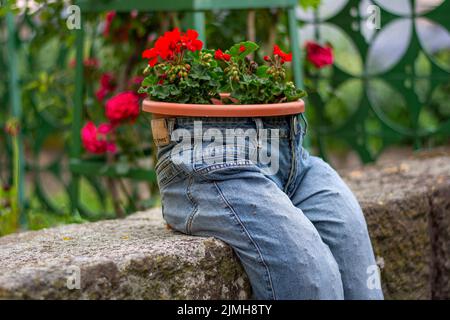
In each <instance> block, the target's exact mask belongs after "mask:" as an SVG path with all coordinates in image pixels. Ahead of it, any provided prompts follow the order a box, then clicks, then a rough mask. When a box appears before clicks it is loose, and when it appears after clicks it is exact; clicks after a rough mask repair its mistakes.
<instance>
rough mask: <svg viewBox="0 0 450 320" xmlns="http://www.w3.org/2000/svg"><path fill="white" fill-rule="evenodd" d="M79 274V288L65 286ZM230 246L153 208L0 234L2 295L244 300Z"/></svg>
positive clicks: (244, 280) (244, 289) (241, 280)
mask: <svg viewBox="0 0 450 320" xmlns="http://www.w3.org/2000/svg"><path fill="white" fill-rule="evenodd" d="M77 268H79V275H80V285H81V286H80V287H81V288H80V289H79V290H78V289H76V288H75V289H71V290H70V289H69V288H68V286H67V284H68V283H69V287H70V285H71V284H74V283H75V282H74V281H73V279H75V278H76V275H77V274H78V271H77ZM249 291H250V290H249V285H248V281H247V277H246V275H245V273H244V272H243V269H242V267H241V266H240V264H239V263H238V262H237V260H236V257H235V256H234V254H233V252H232V250H231V249H230V247H228V246H227V245H225V244H224V243H223V242H220V241H217V240H215V239H212V238H199V237H189V236H185V235H182V234H178V233H174V232H172V231H169V230H167V229H166V228H165V226H164V224H163V222H162V218H161V216H160V211H159V210H150V211H148V212H142V213H136V214H134V215H132V216H130V217H129V218H127V219H124V220H120V221H119V220H110V221H101V222H96V223H87V224H82V225H67V226H62V227H58V228H52V229H47V230H41V231H31V232H23V233H19V234H16V235H10V236H6V237H2V238H0V298H18V299H22V298H25V299H219V298H222V299H246V298H249V296H248V292H249Z"/></svg>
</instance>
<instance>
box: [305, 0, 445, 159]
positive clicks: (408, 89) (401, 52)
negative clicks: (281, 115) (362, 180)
mask: <svg viewBox="0 0 450 320" xmlns="http://www.w3.org/2000/svg"><path fill="white" fill-rule="evenodd" d="M373 5H377V6H376V7H374V6H373ZM449 16H450V2H449V1H428V0H423V1H420V0H415V1H414V0H401V1H385V0H379V1H345V0H337V1H323V2H322V5H321V7H320V8H319V10H316V11H314V12H313V11H309V12H305V11H299V12H298V18H299V20H300V21H301V22H302V28H301V37H302V41H307V40H309V39H315V40H317V41H320V42H322V43H325V42H329V43H330V44H331V45H332V46H333V47H334V51H335V64H334V66H333V68H332V70H325V71H320V72H314V71H312V72H310V73H309V74H308V75H307V76H306V78H307V86H308V87H309V88H310V90H309V96H310V99H309V101H310V105H309V108H308V115H309V116H310V118H312V119H311V120H312V122H313V125H312V126H311V128H312V130H313V132H314V133H313V139H314V145H316V146H317V147H318V149H319V151H320V154H321V155H322V156H323V157H327V155H328V153H329V151H330V150H332V149H336V147H337V146H342V145H343V146H345V147H346V148H348V147H349V148H351V149H352V150H355V151H356V152H357V154H358V155H359V157H360V159H361V160H362V161H363V162H370V161H373V160H375V159H376V158H377V157H378V156H379V155H380V153H381V152H383V150H384V149H385V148H387V147H389V146H391V145H395V144H400V143H406V144H412V145H413V146H414V148H416V149H418V148H422V147H428V146H433V145H436V144H438V143H439V142H440V143H443V142H444V143H445V142H448V141H449V139H448V136H449V134H450V103H449V101H450V74H449V72H450V33H449V28H450V19H449V18H448V17H449ZM378 19H379V21H380V25H379V29H377V28H376V22H377V20H378ZM374 27H375V28H374Z"/></svg>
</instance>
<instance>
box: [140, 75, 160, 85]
mask: <svg viewBox="0 0 450 320" xmlns="http://www.w3.org/2000/svg"><path fill="white" fill-rule="evenodd" d="M157 81H158V77H157V76H156V75H155V74H150V75H148V76H147V77H145V79H144V80H142V83H141V86H143V87H150V86H152V85H154V84H156V82H157Z"/></svg>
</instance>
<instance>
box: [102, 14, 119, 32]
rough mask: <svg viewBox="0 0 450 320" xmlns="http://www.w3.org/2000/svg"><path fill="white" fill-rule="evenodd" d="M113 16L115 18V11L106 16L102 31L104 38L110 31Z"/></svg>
mask: <svg viewBox="0 0 450 320" xmlns="http://www.w3.org/2000/svg"><path fill="white" fill-rule="evenodd" d="M115 16H116V12H115V11H109V12H108V13H107V14H106V21H105V29H103V36H104V37H106V36H108V35H109V32H110V31H111V25H112V22H113V20H114V17H115Z"/></svg>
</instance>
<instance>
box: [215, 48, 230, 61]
mask: <svg viewBox="0 0 450 320" xmlns="http://www.w3.org/2000/svg"><path fill="white" fill-rule="evenodd" d="M214 59H216V60H224V61H230V59H231V55H229V54H228V53H223V52H222V50H220V49H217V50H216V52H215V53H214Z"/></svg>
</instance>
